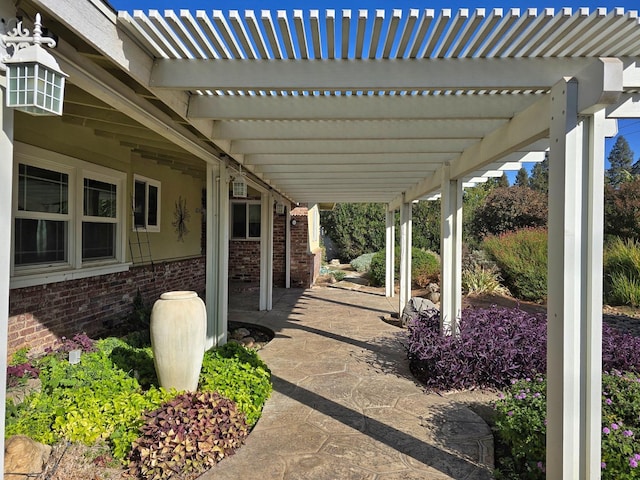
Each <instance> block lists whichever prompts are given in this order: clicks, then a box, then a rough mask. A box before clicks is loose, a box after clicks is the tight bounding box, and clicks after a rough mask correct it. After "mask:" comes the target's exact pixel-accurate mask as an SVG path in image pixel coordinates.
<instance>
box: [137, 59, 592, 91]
mask: <svg viewBox="0 0 640 480" xmlns="http://www.w3.org/2000/svg"><path fill="white" fill-rule="evenodd" d="M591 61H592V59H589V58H580V57H575V58H471V59H469V58H464V59H452V58H447V59H430V58H426V59H425V58H423V59H413V60H411V61H407V60H404V59H373V60H372V59H351V60H264V59H255V60H235V59H207V60H200V59H156V60H155V61H154V65H153V71H152V73H151V77H150V79H149V85H150V86H151V88H167V89H178V90H207V89H209V90H254V91H260V90H266V91H270V90H275V91H283V90H284V91H300V90H307V91H314V90H319V91H325V90H354V91H368V90H372V91H376V90H409V91H411V90H465V89H486V90H494V89H495V90H502V89H518V90H522V89H523V90H538V89H547V88H549V87H551V86H552V85H553V84H554V83H555V82H556V81H557V80H558V78H561V77H562V76H563V75H564V76H566V75H575V74H576V73H578V72H579V71H580V70H582V69H583V68H584V67H585V66H587V65H588V64H589V63H590V62H591Z"/></svg>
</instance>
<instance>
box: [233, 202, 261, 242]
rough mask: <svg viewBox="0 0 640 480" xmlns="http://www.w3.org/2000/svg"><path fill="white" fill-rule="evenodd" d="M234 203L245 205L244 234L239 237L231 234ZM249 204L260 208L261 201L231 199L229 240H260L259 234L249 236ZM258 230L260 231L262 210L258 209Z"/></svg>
mask: <svg viewBox="0 0 640 480" xmlns="http://www.w3.org/2000/svg"><path fill="white" fill-rule="evenodd" d="M234 205H244V206H245V215H246V217H245V218H246V220H245V235H244V236H242V237H240V236H235V235H234V234H233V206H234ZM250 205H258V206H259V207H260V209H262V202H261V201H260V200H232V201H231V202H230V206H229V210H230V212H229V237H230V238H231V240H250V241H256V240H260V238H261V235H258V236H257V237H252V236H249V218H250V217H249V207H250ZM259 225H260V231H261V232H262V210H260V224H259Z"/></svg>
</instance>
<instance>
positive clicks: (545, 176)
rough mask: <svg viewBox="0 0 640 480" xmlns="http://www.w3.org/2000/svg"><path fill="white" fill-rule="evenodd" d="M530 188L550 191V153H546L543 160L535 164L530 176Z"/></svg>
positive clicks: (544, 191) (543, 191)
mask: <svg viewBox="0 0 640 480" xmlns="http://www.w3.org/2000/svg"><path fill="white" fill-rule="evenodd" d="M529 188H532V189H534V190H537V191H538V192H542V193H547V192H548V191H549V155H546V156H545V157H544V160H543V161H542V162H540V163H536V164H535V165H534V166H533V169H532V170H531V176H530V177H529Z"/></svg>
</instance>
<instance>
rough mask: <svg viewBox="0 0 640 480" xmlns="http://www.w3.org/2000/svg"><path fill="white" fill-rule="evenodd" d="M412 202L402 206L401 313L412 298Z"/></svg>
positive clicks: (404, 203) (403, 203)
mask: <svg viewBox="0 0 640 480" xmlns="http://www.w3.org/2000/svg"><path fill="white" fill-rule="evenodd" d="M411 206H412V204H411V202H402V205H401V206H400V305H399V308H400V315H402V312H403V310H404V307H405V306H406V305H407V303H409V300H410V299H411V228H412V224H411V217H412V211H411Z"/></svg>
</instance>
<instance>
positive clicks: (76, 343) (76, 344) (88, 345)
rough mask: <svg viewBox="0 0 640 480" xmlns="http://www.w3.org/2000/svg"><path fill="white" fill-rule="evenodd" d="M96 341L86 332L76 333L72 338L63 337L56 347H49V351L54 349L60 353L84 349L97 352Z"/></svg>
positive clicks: (84, 350)
mask: <svg viewBox="0 0 640 480" xmlns="http://www.w3.org/2000/svg"><path fill="white" fill-rule="evenodd" d="M94 343H95V341H94V340H93V339H92V338H89V337H88V336H87V335H86V334H85V333H76V334H75V335H74V336H73V337H72V338H67V337H61V338H60V342H59V343H58V346H57V347H56V348H54V349H51V348H49V349H47V353H50V352H52V351H54V352H58V353H69V352H70V351H72V350H82V351H83V352H95V351H96V347H95V345H94Z"/></svg>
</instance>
